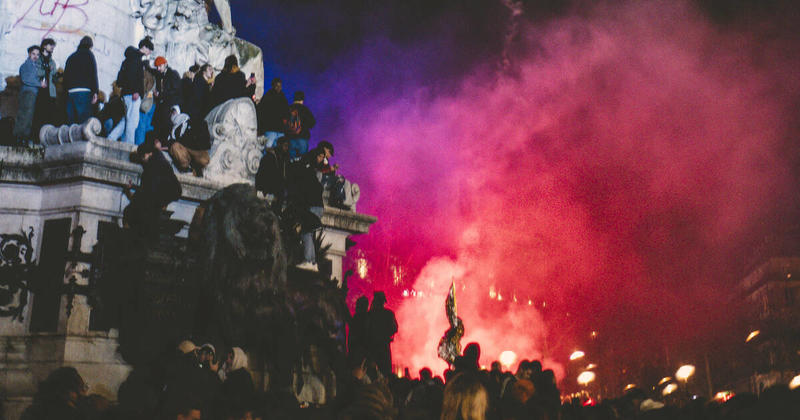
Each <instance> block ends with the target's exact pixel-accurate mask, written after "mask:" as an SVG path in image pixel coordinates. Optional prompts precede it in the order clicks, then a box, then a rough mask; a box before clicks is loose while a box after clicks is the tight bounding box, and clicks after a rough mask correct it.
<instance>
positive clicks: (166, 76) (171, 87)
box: [156, 67, 183, 108]
mask: <svg viewBox="0 0 800 420" xmlns="http://www.w3.org/2000/svg"><path fill="white" fill-rule="evenodd" d="M156 91H157V92H158V102H157V103H158V104H159V105H163V106H166V107H167V108H172V107H173V106H174V105H178V106H180V105H181V104H182V103H183V101H182V100H181V77H180V76H179V75H178V72H177V71H175V70H173V69H171V68H169V67H167V70H166V71H165V72H164V73H161V72H160V71H156Z"/></svg>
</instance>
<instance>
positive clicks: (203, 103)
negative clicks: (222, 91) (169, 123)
mask: <svg viewBox="0 0 800 420" xmlns="http://www.w3.org/2000/svg"><path fill="white" fill-rule="evenodd" d="M213 80H214V67H211V65H210V64H203V65H202V66H200V71H199V72H198V73H197V75H196V76H195V77H194V80H193V81H192V90H193V97H194V101H193V102H192V103H191V104H189V103H186V104H184V105H185V106H184V108H186V110H185V112H186V113H187V114H189V117H191V118H192V119H193V120H203V119H205V118H206V115H208V111H210V110H211V109H210V107H209V105H210V104H211V82H212V81H213Z"/></svg>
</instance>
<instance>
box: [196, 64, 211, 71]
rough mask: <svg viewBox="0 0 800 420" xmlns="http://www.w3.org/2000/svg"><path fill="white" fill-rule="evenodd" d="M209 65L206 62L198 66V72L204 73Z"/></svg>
mask: <svg viewBox="0 0 800 420" xmlns="http://www.w3.org/2000/svg"><path fill="white" fill-rule="evenodd" d="M209 67H211V64H208V63H206V64H203V65H202V66H200V69H199V70H198V72H200V73H205V72H206V69H207V68H209Z"/></svg>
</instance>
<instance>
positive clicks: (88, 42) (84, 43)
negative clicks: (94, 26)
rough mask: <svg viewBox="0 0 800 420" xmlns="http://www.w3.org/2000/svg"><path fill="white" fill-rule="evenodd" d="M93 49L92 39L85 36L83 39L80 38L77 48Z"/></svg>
mask: <svg viewBox="0 0 800 420" xmlns="http://www.w3.org/2000/svg"><path fill="white" fill-rule="evenodd" d="M92 47H94V41H92V37H90V36H89V35H86V36H85V37H83V38H81V42H80V43H78V48H92Z"/></svg>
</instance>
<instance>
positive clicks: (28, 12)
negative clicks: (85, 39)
mask: <svg viewBox="0 0 800 420" xmlns="http://www.w3.org/2000/svg"><path fill="white" fill-rule="evenodd" d="M90 1H91V0H31V1H30V3H29V5H28V7H27V9H25V12H24V13H23V14H22V15H21V16H20V17H19V19H17V21H16V22H14V25H13V26H12V27H11V29H12V30H13V29H16V28H17V27H21V28H26V29H31V30H34V31H40V32H43V35H42V38H46V37H48V36H49V35H50V34H52V33H67V34H71V33H77V32H80V31H81V30H83V28H84V27H86V24H87V23H89V15H88V14H87V13H86V10H85V8H86V6H88V5H89V2H90ZM65 19H68V20H67V21H69V22H72V24H71V25H69V26H66V25H61V22H62V21H65ZM34 22H35V23H34Z"/></svg>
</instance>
